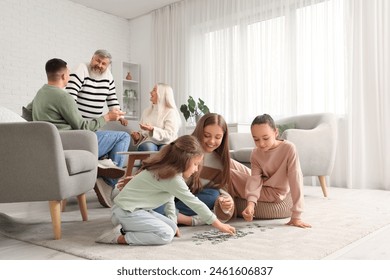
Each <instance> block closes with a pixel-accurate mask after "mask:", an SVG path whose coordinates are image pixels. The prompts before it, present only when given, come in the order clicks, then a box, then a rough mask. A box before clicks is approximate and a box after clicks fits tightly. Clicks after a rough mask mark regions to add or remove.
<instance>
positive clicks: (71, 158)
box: [64, 150, 96, 175]
mask: <svg viewBox="0 0 390 280" xmlns="http://www.w3.org/2000/svg"><path fill="white" fill-rule="evenodd" d="M64 154H65V162H66V167H67V168H68V173H69V175H75V174H78V173H81V172H87V171H90V170H92V169H94V168H96V156H95V155H94V154H92V153H91V152H88V151H84V150H66V151H64Z"/></svg>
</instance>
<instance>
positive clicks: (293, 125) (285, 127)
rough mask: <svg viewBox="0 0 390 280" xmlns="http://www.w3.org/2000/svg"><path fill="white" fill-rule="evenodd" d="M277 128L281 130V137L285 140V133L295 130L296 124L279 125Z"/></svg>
mask: <svg viewBox="0 0 390 280" xmlns="http://www.w3.org/2000/svg"><path fill="white" fill-rule="evenodd" d="M276 127H277V128H278V130H279V136H280V137H281V138H283V137H282V135H283V132H284V131H285V130H287V129H292V128H295V123H286V124H277V125H276Z"/></svg>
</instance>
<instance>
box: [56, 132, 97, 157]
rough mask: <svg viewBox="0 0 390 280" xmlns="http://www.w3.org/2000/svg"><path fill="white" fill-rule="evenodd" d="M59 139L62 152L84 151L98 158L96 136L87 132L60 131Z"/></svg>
mask: <svg viewBox="0 0 390 280" xmlns="http://www.w3.org/2000/svg"><path fill="white" fill-rule="evenodd" d="M60 137H61V141H62V146H63V148H64V150H86V151H90V152H91V153H93V154H94V155H96V157H97V156H98V144H97V137H96V134H95V133H94V132H92V131H89V130H61V131H60Z"/></svg>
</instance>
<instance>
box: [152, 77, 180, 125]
mask: <svg viewBox="0 0 390 280" xmlns="http://www.w3.org/2000/svg"><path fill="white" fill-rule="evenodd" d="M155 106H157V112H158V113H157V114H158V116H157V119H158V120H161V119H163V117H164V116H165V114H166V112H167V111H168V110H170V109H174V111H175V117H176V118H175V120H173V121H174V122H176V127H180V125H181V118H180V114H179V110H178V109H177V106H176V102H175V97H174V95H173V90H172V87H171V86H169V85H167V84H164V83H158V84H157V104H155ZM152 111H153V104H150V106H149V107H148V109H147V110H146V112H147V115H149V114H151V112H152Z"/></svg>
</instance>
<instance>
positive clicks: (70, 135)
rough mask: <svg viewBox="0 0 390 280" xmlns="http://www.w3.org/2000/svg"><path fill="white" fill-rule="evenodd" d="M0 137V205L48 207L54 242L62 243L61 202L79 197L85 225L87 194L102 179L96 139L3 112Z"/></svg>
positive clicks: (88, 133) (9, 112) (0, 110)
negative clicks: (43, 203)
mask: <svg viewBox="0 0 390 280" xmlns="http://www.w3.org/2000/svg"><path fill="white" fill-rule="evenodd" d="M13 114H14V115H13ZM0 135H1V137H0V158H1V159H2V163H1V167H0V203H13V202H32V201H48V202H49V208H50V214H51V219H52V224H53V232H54V239H61V201H63V200H65V199H67V198H69V197H72V196H77V199H78V203H79V207H80V211H81V215H82V219H83V220H84V221H86V220H87V219H88V215H87V203H86V197H85V193H86V192H88V191H89V190H91V189H93V187H94V185H95V181H96V176H97V163H98V146H97V138H96V135H95V133H93V132H91V131H84V130H73V131H61V132H59V131H58V130H57V128H56V127H55V126H54V125H53V124H51V123H48V122H27V121H25V120H24V119H22V118H19V116H18V115H17V114H15V113H13V112H11V111H10V110H7V109H6V108H4V107H1V106H0Z"/></svg>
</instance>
